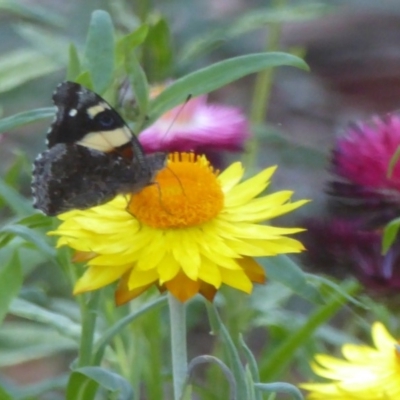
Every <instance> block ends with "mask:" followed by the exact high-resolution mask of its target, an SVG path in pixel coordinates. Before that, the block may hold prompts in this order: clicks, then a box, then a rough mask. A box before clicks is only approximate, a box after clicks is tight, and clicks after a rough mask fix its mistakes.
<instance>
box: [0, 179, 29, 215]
mask: <svg viewBox="0 0 400 400" xmlns="http://www.w3.org/2000/svg"><path fill="white" fill-rule="evenodd" d="M0 197H1V198H2V199H3V202H4V203H5V204H6V205H7V206H8V207H9V208H10V209H11V210H13V211H14V213H15V214H17V215H18V216H19V217H25V216H26V215H29V214H32V212H33V211H34V210H33V207H32V204H31V202H30V201H29V200H27V199H26V198H25V197H23V196H21V195H20V194H19V193H18V192H17V191H16V190H15V189H14V188H13V187H11V186H10V185H7V184H6V183H5V182H4V180H3V179H1V178H0Z"/></svg>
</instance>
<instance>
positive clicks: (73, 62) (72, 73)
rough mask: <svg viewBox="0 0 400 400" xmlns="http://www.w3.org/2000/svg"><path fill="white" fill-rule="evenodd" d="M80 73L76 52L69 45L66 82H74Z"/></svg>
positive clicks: (71, 45) (75, 49) (72, 46)
mask: <svg viewBox="0 0 400 400" xmlns="http://www.w3.org/2000/svg"><path fill="white" fill-rule="evenodd" d="M80 72H81V62H80V60H79V54H78V50H77V48H76V47H75V45H74V44H73V43H71V44H70V45H69V59H68V67H67V77H66V79H67V81H74V80H75V79H76V78H77V77H78V76H79V74H80Z"/></svg>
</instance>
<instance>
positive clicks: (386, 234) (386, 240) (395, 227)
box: [382, 218, 400, 254]
mask: <svg viewBox="0 0 400 400" xmlns="http://www.w3.org/2000/svg"><path fill="white" fill-rule="evenodd" d="M399 229H400V218H396V219H394V220H392V221H390V222H389V223H388V224H387V225H386V226H385V229H384V230H383V237H382V254H386V253H387V252H388V251H389V249H390V247H391V246H392V245H393V243H394V241H395V240H396V237H397V235H398V233H399Z"/></svg>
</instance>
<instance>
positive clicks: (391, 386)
mask: <svg viewBox="0 0 400 400" xmlns="http://www.w3.org/2000/svg"><path fill="white" fill-rule="evenodd" d="M372 339H373V342H374V344H375V348H372V347H369V346H365V345H355V344H346V345H344V346H343V347H342V353H343V356H344V357H345V358H346V360H341V359H338V358H335V357H331V356H328V355H324V354H319V355H317V356H316V357H315V361H316V363H315V364H313V365H312V369H313V370H314V372H315V373H316V374H317V375H320V376H322V377H324V378H327V379H329V380H331V381H332V382H329V383H305V384H302V385H300V387H301V388H303V389H306V390H308V391H310V394H309V395H308V397H307V398H308V399H310V400H398V399H400V354H399V349H398V347H397V345H398V342H397V341H396V340H395V339H394V338H393V337H392V336H390V334H389V333H388V331H387V330H386V328H385V327H384V326H383V325H382V324H381V323H379V322H375V323H374V324H373V326H372Z"/></svg>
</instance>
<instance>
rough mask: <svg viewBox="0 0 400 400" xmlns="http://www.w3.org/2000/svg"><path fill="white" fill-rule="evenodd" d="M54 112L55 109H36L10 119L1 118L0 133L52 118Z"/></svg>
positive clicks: (12, 116)
mask: <svg viewBox="0 0 400 400" xmlns="http://www.w3.org/2000/svg"><path fill="white" fill-rule="evenodd" d="M55 112H56V109H55V107H46V108H36V109H35V110H30V111H24V112H21V113H19V114H15V115H11V116H10V117H6V118H2V119H0V133H2V132H7V131H10V130H12V129H15V128H19V127H20V126H24V125H27V124H32V123H34V122H38V121H41V120H42V119H47V118H50V117H54V114H55Z"/></svg>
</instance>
